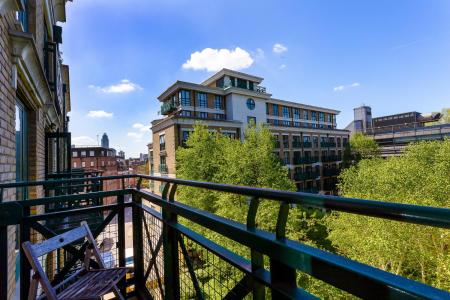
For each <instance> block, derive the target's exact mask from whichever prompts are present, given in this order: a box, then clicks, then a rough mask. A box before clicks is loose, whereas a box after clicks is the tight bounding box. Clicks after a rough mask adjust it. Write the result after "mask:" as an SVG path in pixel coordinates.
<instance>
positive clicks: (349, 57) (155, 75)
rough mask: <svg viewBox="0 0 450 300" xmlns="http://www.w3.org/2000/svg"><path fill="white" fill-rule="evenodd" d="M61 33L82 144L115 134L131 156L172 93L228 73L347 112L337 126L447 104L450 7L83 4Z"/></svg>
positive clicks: (76, 135) (416, 1)
mask: <svg viewBox="0 0 450 300" xmlns="http://www.w3.org/2000/svg"><path fill="white" fill-rule="evenodd" d="M63 28H64V29H63V30H64V31H63V42H64V43H63V46H62V47H63V49H62V51H63V57H64V63H67V64H69V66H70V76H71V78H70V80H71V100H72V112H71V123H70V130H71V131H72V137H73V140H74V142H76V143H78V144H96V143H97V135H99V138H101V135H102V134H103V132H107V133H108V135H109V138H110V145H111V146H112V147H115V148H116V149H122V150H124V151H125V152H126V156H127V157H128V156H130V155H131V156H136V155H138V154H139V153H140V152H143V153H145V152H146V151H147V148H146V144H147V143H148V142H150V139H151V137H150V131H149V125H150V122H151V120H153V119H155V118H157V117H158V115H157V112H158V111H159V108H160V104H159V102H158V101H157V99H156V97H157V96H158V95H159V94H160V93H161V92H162V91H163V90H164V89H165V88H167V87H168V86H169V85H170V84H172V83H173V82H175V81H176V80H185V81H193V82H201V81H202V80H204V79H205V78H207V77H208V76H210V75H211V74H213V72H212V71H211V70H215V69H217V68H219V67H221V66H225V67H234V68H237V69H240V70H241V71H242V72H247V73H251V74H254V75H258V76H261V77H264V78H265V80H264V82H263V83H262V85H263V86H266V87H267V89H268V92H270V93H272V94H273V96H274V97H276V98H280V99H285V100H291V101H296V102H301V103H305V104H310V105H316V106H324V107H329V108H334V109H338V110H340V111H341V114H340V115H339V116H338V127H340V128H343V127H345V126H346V125H347V124H348V123H349V122H350V121H351V120H352V118H353V108H354V107H357V106H359V105H361V104H366V105H371V106H372V113H373V115H374V116H379V115H384V114H391V113H398V112H405V111H413V110H416V111H420V112H429V111H438V110H440V109H441V108H442V107H448V106H450V1H446V0H442V1H438V0H436V1H435V0H405V1H402V0H396V1H380V0H378V1H360V0H355V1H352V0H345V1H344V0H342V1H339V0H336V1H328V0H327V1H326V0H323V1H321V0H314V1H313V0H308V1H306V0H305V1H300V0H295V1H280V0H278V1H242V0H241V1H235V0H227V1H211V0H209V1H194V0H160V1H153V0H150V1H149V0H126V1H124V0H77V1H74V2H73V3H70V2H69V3H68V4H67V23H66V24H63ZM207 48H211V49H212V50H211V49H209V50H204V49H207ZM196 52H197V53H196ZM191 55H192V57H191Z"/></svg>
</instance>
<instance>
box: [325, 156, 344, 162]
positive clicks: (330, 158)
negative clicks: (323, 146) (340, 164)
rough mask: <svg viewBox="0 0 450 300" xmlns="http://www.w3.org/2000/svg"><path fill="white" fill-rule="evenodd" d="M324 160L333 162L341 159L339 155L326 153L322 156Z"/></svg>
mask: <svg viewBox="0 0 450 300" xmlns="http://www.w3.org/2000/svg"><path fill="white" fill-rule="evenodd" d="M320 159H321V161H322V162H331V161H339V160H340V159H339V157H338V156H337V155H325V156H322V157H321V158H320Z"/></svg>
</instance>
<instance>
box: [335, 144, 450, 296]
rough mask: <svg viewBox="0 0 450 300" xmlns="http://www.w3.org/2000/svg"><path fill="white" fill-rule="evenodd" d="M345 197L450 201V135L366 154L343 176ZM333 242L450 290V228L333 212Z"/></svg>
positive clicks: (370, 260) (372, 262)
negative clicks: (394, 152)
mask: <svg viewBox="0 0 450 300" xmlns="http://www.w3.org/2000/svg"><path fill="white" fill-rule="evenodd" d="M340 180H341V183H340V186H339V188H340V191H341V194H342V195H343V196H345V197H356V198H363V199H377V200H383V201H388V202H400V203H407V204H416V205H428V206H436V207H449V206H450V140H445V141H433V142H421V143H418V144H414V145H410V146H409V147H408V148H407V149H406V152H405V153H404V154H403V155H402V156H400V157H392V158H389V159H386V160H383V159H380V158H374V159H363V160H361V161H360V162H359V163H358V164H357V165H355V166H351V167H350V168H348V169H346V170H345V171H343V172H342V173H341V175H340ZM328 226H329V229H330V238H331V240H332V242H333V244H334V245H335V246H336V247H337V248H338V249H339V252H340V253H341V254H344V255H346V256H348V257H350V258H352V259H356V260H358V261H361V262H363V263H367V264H370V265H373V266H375V267H377V268H381V269H383V270H386V271H389V272H392V273H395V274H400V275H403V276H406V277H409V278H412V279H415V280H419V281H422V282H425V283H427V284H431V285H434V286H436V287H439V288H442V289H447V290H449V289H450V267H449V266H450V249H449V248H450V234H449V232H448V230H443V229H438V228H432V227H429V226H421V225H414V224H405V223H400V222H396V221H389V220H382V219H378V218H371V217H364V216H358V215H353V214H347V213H333V215H332V216H331V217H330V218H329V219H328Z"/></svg>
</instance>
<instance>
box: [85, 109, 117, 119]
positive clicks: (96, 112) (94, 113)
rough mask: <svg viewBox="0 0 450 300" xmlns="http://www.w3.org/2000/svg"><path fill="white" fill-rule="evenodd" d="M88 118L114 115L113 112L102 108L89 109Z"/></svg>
mask: <svg viewBox="0 0 450 300" xmlns="http://www.w3.org/2000/svg"><path fill="white" fill-rule="evenodd" d="M87 116H88V117H89V118H107V119H110V118H112V117H113V116H114V114H113V113H109V112H106V111H104V110H90V111H89V112H88V114H87Z"/></svg>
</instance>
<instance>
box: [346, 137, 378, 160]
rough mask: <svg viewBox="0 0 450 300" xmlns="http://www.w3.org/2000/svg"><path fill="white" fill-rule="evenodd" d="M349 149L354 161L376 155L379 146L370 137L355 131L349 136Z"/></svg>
mask: <svg viewBox="0 0 450 300" xmlns="http://www.w3.org/2000/svg"><path fill="white" fill-rule="evenodd" d="M350 149H351V152H352V155H353V159H354V161H355V162H358V161H360V160H361V159H366V158H374V157H378V156H379V154H380V147H379V146H378V144H377V143H376V142H375V141H374V140H373V139H371V138H370V137H368V136H366V135H364V134H363V133H355V134H354V135H352V137H351V138H350Z"/></svg>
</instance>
